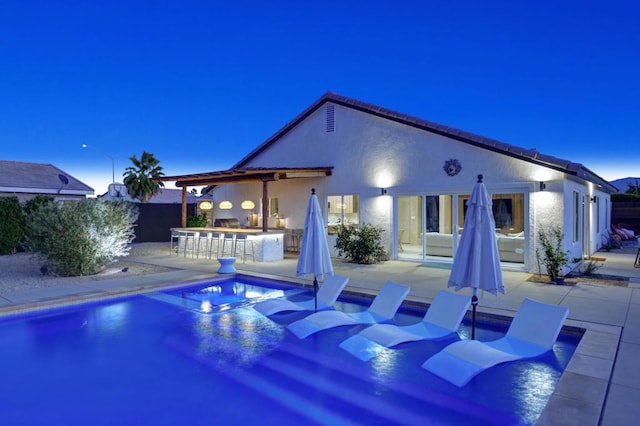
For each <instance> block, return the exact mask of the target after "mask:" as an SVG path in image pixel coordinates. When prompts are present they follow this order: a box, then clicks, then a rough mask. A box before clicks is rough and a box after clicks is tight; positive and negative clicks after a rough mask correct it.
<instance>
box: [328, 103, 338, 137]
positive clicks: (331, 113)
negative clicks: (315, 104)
mask: <svg viewBox="0 0 640 426" xmlns="http://www.w3.org/2000/svg"><path fill="white" fill-rule="evenodd" d="M335 129H336V121H335V105H327V133H329V132H333V131H334V130H335Z"/></svg>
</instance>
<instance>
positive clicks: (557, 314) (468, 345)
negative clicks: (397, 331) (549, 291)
mask: <svg viewBox="0 0 640 426" xmlns="http://www.w3.org/2000/svg"><path fill="white" fill-rule="evenodd" d="M567 315H569V308H565V307H563V306H557V305H548V304H546V303H541V302H537V301H535V300H531V299H524V301H523V302H522V305H520V308H519V309H518V312H517V313H516V316H515V317H514V318H513V321H512V322H511V325H510V326H509V329H508V330H507V334H506V335H505V336H504V337H501V338H500V339H498V340H494V341H491V342H479V341H477V340H463V341H460V342H455V343H452V344H451V345H449V346H447V347H446V348H444V349H443V350H442V351H440V352H438V353H437V354H435V355H434V356H432V357H431V358H429V359H428V360H426V361H425V362H424V364H422V367H423V368H425V369H427V370H428V371H430V372H432V373H433V374H435V375H437V376H439V377H442V378H443V379H445V380H447V381H449V382H451V383H453V384H454V385H456V386H464V385H466V384H467V383H468V382H469V380H471V379H472V378H474V377H475V376H476V375H477V374H479V373H481V372H483V371H484V370H486V369H487V368H490V367H493V366H494V365H497V364H500V363H503V362H508V361H515V360H518V359H525V358H533V357H537V356H540V355H542V354H544V353H545V352H547V351H549V350H551V348H553V344H554V343H555V341H556V339H557V338H558V334H560V330H561V329H562V325H563V324H564V321H565V319H566V318H567Z"/></svg>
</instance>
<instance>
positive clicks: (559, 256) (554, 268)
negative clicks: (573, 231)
mask: <svg viewBox="0 0 640 426" xmlns="http://www.w3.org/2000/svg"><path fill="white" fill-rule="evenodd" d="M538 237H539V238H540V243H541V244H542V251H543V253H542V257H543V258H542V260H543V263H544V266H545V268H546V270H547V276H548V277H549V280H550V281H556V280H557V279H558V277H560V274H561V272H562V268H564V266H565V265H566V264H567V263H569V252H568V251H564V250H563V249H562V245H563V243H564V234H563V233H562V230H561V229H560V228H559V227H557V226H552V227H551V229H550V230H549V232H548V233H547V232H546V231H545V230H544V229H540V231H538ZM536 253H537V254H538V255H539V254H540V253H539V251H537V252H536Z"/></svg>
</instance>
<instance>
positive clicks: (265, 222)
mask: <svg viewBox="0 0 640 426" xmlns="http://www.w3.org/2000/svg"><path fill="white" fill-rule="evenodd" d="M268 215H269V190H268V188H267V181H266V180H263V181H262V232H267V231H268V230H269V216H268Z"/></svg>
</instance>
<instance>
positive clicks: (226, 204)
mask: <svg viewBox="0 0 640 426" xmlns="http://www.w3.org/2000/svg"><path fill="white" fill-rule="evenodd" d="M218 207H220V210H229V209H230V208H232V207H233V204H231V201H229V200H225V201H222V202H220V204H219V205H218Z"/></svg>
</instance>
